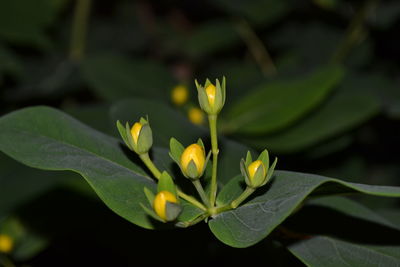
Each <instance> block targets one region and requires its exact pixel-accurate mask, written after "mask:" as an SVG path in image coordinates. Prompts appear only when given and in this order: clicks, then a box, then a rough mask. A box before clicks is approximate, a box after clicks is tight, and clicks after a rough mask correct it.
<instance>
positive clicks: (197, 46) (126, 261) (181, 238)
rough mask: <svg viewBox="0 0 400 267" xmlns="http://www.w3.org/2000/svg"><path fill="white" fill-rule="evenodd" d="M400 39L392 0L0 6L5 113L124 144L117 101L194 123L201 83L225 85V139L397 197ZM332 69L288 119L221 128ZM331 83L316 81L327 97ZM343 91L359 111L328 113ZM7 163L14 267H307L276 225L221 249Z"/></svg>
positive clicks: (387, 207) (1, 176)
mask: <svg viewBox="0 0 400 267" xmlns="http://www.w3.org/2000/svg"><path fill="white" fill-rule="evenodd" d="M399 32H400V3H399V2H398V1H396V0H393V1H373V0H365V1H345V0H314V1H311V0H307V1H295V0H251V1H250V0H248V1H239V0H235V1H232V0H215V1H172V0H171V1H127V0H126V1H123V0H118V1H105V0H96V1H91V0H75V1H72V0H35V1H32V0H12V1H11V0H0V114H1V115H4V114H6V113H8V112H11V111H14V110H17V109H19V108H23V107H27V106H32V105H49V106H52V107H56V108H59V109H61V110H63V111H65V112H67V113H69V114H71V115H72V116H74V117H76V118H77V119H79V120H82V121H84V122H85V123H87V124H89V125H91V126H92V127H94V128H96V129H99V130H101V131H104V132H106V133H108V134H111V135H115V136H117V131H116V129H115V126H114V121H112V119H111V116H110V115H109V114H110V108H111V107H113V106H114V105H116V103H118V101H120V100H124V99H128V98H136V99H142V98H146V99H152V100H153V101H156V102H159V103H161V104H162V105H167V106H169V107H170V108H172V109H175V110H176V111H178V112H181V113H182V114H184V115H185V116H187V113H188V111H189V110H190V109H191V108H193V107H195V106H197V99H196V92H195V87H194V82H193V81H194V79H199V80H200V81H204V79H205V78H210V79H212V80H213V79H215V78H221V77H222V76H223V75H225V76H226V78H227V84H228V86H227V94H228V98H227V104H226V107H225V110H224V112H223V113H222V114H221V121H220V123H221V124H220V129H221V133H222V134H223V135H225V136H226V137H228V138H231V139H234V140H237V141H239V142H242V143H244V144H247V145H248V146H250V147H253V148H254V149H256V150H261V149H262V148H264V147H267V148H268V149H269V150H270V153H271V154H273V155H276V156H278V157H279V166H278V167H279V169H285V170H293V171H299V172H310V173H316V174H321V175H326V176H329V177H335V178H340V179H343V180H346V181H352V182H359V183H368V184H381V185H397V186H399V185H400V178H399V177H400V164H399V162H400V161H399V160H400V156H399V150H400V142H399V141H398V138H399V136H400V122H399V119H400V88H399V69H400V66H399V63H398V62H399V60H400V49H398V48H399V47H400V38H399V36H400V35H399ZM327 66H335V67H338V68H340V69H341V71H342V75H341V77H340V78H338V79H337V81H336V82H335V83H334V85H332V86H331V87H332V89H330V90H329V92H328V93H326V94H324V96H323V98H322V99H321V100H320V101H316V102H315V103H314V104H313V105H312V106H310V108H309V109H308V110H306V111H304V112H303V113H302V114H299V115H298V116H296V118H295V119H293V120H291V121H290V122H288V123H287V124H285V125H281V126H280V127H277V128H274V129H270V130H263V131H253V130H252V129H251V127H248V124H246V123H247V122H246V123H244V124H243V125H239V126H240V127H238V128H237V129H229V127H227V126H226V125H229V123H230V122H232V121H235V116H234V115H232V114H233V113H230V110H232V109H235V107H236V105H239V104H240V103H241V102H246V101H247V103H250V104H251V98H248V96H249V95H251V94H252V93H254V92H257V91H258V90H263V89H264V88H266V89H265V90H266V91H268V90H269V89H268V88H269V87H268V86H269V85H270V84H273V83H275V82H277V81H278V82H281V81H283V82H285V81H294V82H293V86H292V87H293V88H295V89H296V88H297V87H299V88H297V89H296V90H297V91H296V92H300V93H301V90H302V88H301V87H300V86H299V85H298V83H300V82H301V81H302V80H303V79H305V78H304V77H308V76H309V75H311V74H312V73H314V72H318V71H319V70H323V69H325V68H329V67H327ZM332 76H333V75H332ZM332 76H330V75H327V76H324V77H323V78H321V80H317V81H316V82H311V83H309V86H314V87H316V88H317V90H318V88H319V86H321V87H322V84H324V82H325V81H326V80H328V79H329V78H330V77H332ZM339 76H340V75H339ZM319 83H320V84H319ZM179 84H183V85H185V86H186V87H187V89H188V90H189V95H190V98H189V101H188V102H187V103H186V104H185V105H183V106H176V105H174V103H173V102H172V100H171V98H170V94H171V90H172V89H173V88H174V87H175V86H177V85H179ZM274 90H275V91H276V92H278V93H277V94H275V95H272V96H271V98H268V97H267V98H268V99H267V98H266V99H265V102H264V101H261V102H260V101H258V102H255V104H254V106H253V107H250V109H251V108H256V106H257V105H262V106H263V105H265V106H266V107H267V106H268V105H272V104H273V105H276V106H278V107H279V106H284V105H292V104H293V103H292V102H290V101H289V100H288V99H290V97H291V95H290V93H286V91H285V90H286V89H285V88H280V87H278V88H277V89H274ZM321 90H322V89H321ZM338 96H342V97H343V96H344V98H343V99H351V101H350V100H349V101H347V102H346V101H344V102H335V99H336V97H338ZM274 97H276V99H274ZM347 97H349V98H347ZM350 97H351V98H350ZM249 99H250V100H249ZM288 101H289V102H288ZM299 101H300V100H299ZM293 108H294V109H296V103H294V104H293ZM143 112H146V111H143ZM318 114H322V115H320V118H319V119H316V116H318ZM280 115H282V114H267V115H266V116H265V117H264V118H263V119H262V120H259V123H260V124H263V123H269V117H271V116H280ZM322 122H329V123H322ZM256 123H257V121H256ZM172 127H173V126H172ZM200 127H204V128H206V124H204V125H200ZM299 128H300V129H301V130H298V129H299ZM255 140H256V141H255ZM0 157H1V160H0V161H1V163H0V233H1V230H2V229H7V227H11V228H13V229H14V228H18V229H19V230H18V231H19V233H20V235H21V236H23V238H22V239H21V240H23V241H21V244H22V245H21V244H19V246H20V248H18V251H17V252H15V253H14V254H13V255H11V258H12V259H13V261H14V262H15V263H16V264H17V265H18V266H19V265H21V266H135V265H138V266H142V265H156V264H163V265H165V264H167V265H172V264H174V265H183V264H185V265H209V264H224V265H228V264H238V263H239V262H242V263H243V264H255V265H258V264H260V263H261V262H265V261H268V265H267V266H302V264H301V263H300V261H298V260H297V259H295V258H294V257H293V256H292V255H291V254H290V253H288V252H287V251H286V250H285V248H283V247H282V246H281V244H282V243H285V242H290V240H286V237H284V236H282V233H280V232H279V231H278V230H277V231H275V232H274V233H273V234H272V235H271V237H269V238H267V239H266V240H265V241H263V242H261V243H259V244H257V245H255V246H254V247H251V248H248V249H241V250H239V249H233V248H229V247H227V246H226V245H224V244H222V243H220V242H219V241H218V240H216V238H215V237H214V236H213V235H212V234H211V233H210V231H208V229H207V228H208V227H207V226H206V225H205V224H200V225H198V226H195V227H193V228H191V229H186V230H180V229H178V230H172V231H149V230H144V229H141V228H139V227H137V226H135V225H132V224H130V223H129V222H127V221H125V220H123V219H122V218H120V217H118V216H117V215H115V214H114V213H112V212H111V211H110V210H108V209H107V208H106V207H105V206H104V205H103V204H102V203H101V202H100V201H98V198H97V197H96V196H95V195H94V193H93V192H92V191H91V189H90V188H89V187H88V186H87V185H86V184H85V182H84V181H83V179H82V178H80V177H78V176H77V175H75V174H70V173H67V172H65V173H64V172H61V173H52V172H44V171H38V170H33V169H30V168H28V167H25V166H22V165H21V164H19V163H17V162H15V161H14V160H11V159H10V158H8V157H7V156H5V155H4V154H1V155H0ZM238 171H239V170H238ZM356 198H357V200H359V201H361V202H362V203H363V204H364V205H366V206H368V207H370V208H373V209H374V210H375V211H377V212H379V213H381V214H385V215H388V216H391V217H392V218H393V220H395V221H399V222H400V220H399V217H398V216H397V215H396V216H395V215H394V213H393V212H392V211H393V210H398V207H399V202H398V201H396V200H393V199H377V198H371V197H356ZM308 216H309V217H308V218H310V220H315V219H316V218H318V215H317V214H316V213H313V212H309V213H308ZM325 223H326V224H329V222H325ZM288 224H289V225H290V222H288ZM305 224H307V223H305ZM10 225H11V226H10ZM343 231H345V229H343ZM276 240H279V241H281V243H279V242H276ZM24 242H26V243H24ZM24 244H25V245H24ZM21 247H22V248H21Z"/></svg>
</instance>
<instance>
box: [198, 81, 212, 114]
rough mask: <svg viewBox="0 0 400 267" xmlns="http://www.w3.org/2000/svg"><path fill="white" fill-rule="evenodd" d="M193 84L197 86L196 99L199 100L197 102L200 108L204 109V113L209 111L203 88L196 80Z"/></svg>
mask: <svg viewBox="0 0 400 267" xmlns="http://www.w3.org/2000/svg"><path fill="white" fill-rule="evenodd" d="M195 84H196V88H197V93H198V94H197V96H198V100H199V104H200V107H201V109H202V110H204V111H205V112H206V113H210V112H211V108H210V105H209V103H208V98H207V94H206V91H205V89H204V87H203V86H201V85H200V84H199V83H198V82H197V80H195Z"/></svg>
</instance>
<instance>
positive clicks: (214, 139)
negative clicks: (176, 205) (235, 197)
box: [208, 115, 219, 207]
mask: <svg viewBox="0 0 400 267" xmlns="http://www.w3.org/2000/svg"><path fill="white" fill-rule="evenodd" d="M208 122H209V124H210V135H211V153H212V156H213V158H212V174H211V189H210V205H211V207H214V206H215V199H216V198H217V190H218V184H217V167H218V153H219V150H218V134H217V115H209V116H208Z"/></svg>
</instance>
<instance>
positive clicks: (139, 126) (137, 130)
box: [131, 122, 143, 145]
mask: <svg viewBox="0 0 400 267" xmlns="http://www.w3.org/2000/svg"><path fill="white" fill-rule="evenodd" d="M142 126H143V125H142V124H141V123H140V122H135V124H134V125H133V126H132V128H131V134H132V138H133V142H134V143H135V145H137V142H138V139H139V134H140V130H141V129H142Z"/></svg>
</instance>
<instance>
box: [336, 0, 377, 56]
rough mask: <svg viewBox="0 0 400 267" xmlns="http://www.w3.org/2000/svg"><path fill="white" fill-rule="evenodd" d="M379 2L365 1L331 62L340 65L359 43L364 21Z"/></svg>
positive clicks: (374, 0)
mask: <svg viewBox="0 0 400 267" xmlns="http://www.w3.org/2000/svg"><path fill="white" fill-rule="evenodd" d="M378 2H379V0H367V1H365V3H364V5H363V6H362V7H361V8H360V9H359V10H358V11H357V13H356V14H355V15H354V17H353V19H352V20H351V22H350V24H349V27H348V28H347V31H346V35H345V38H344V39H343V41H342V42H341V43H340V44H339V46H338V48H337V49H336V51H335V53H334V54H333V56H332V59H331V61H332V62H333V63H340V62H342V61H343V59H345V58H346V57H347V55H348V54H349V53H350V51H351V49H352V48H353V47H354V45H356V44H357V43H358V42H360V41H361V39H362V37H363V33H364V21H365V19H366V17H367V16H368V14H369V13H370V11H371V10H372V9H373V8H374V7H376V5H377V3H378Z"/></svg>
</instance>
